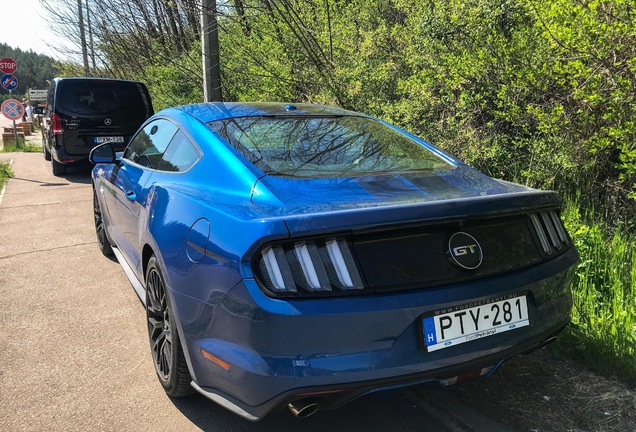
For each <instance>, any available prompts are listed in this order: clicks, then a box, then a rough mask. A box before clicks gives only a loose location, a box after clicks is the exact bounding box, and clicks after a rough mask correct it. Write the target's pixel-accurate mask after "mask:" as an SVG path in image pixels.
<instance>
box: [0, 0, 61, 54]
mask: <svg viewBox="0 0 636 432" xmlns="http://www.w3.org/2000/svg"><path fill="white" fill-rule="evenodd" d="M1 2H2V6H3V9H4V11H3V14H2V15H3V16H2V20H0V42H3V43H6V44H7V45H9V46H11V47H12V48H20V49H21V50H23V51H29V50H33V51H34V52H36V53H38V54H44V55H47V56H50V57H53V58H55V59H59V60H62V59H61V58H60V53H59V50H57V49H56V46H58V47H59V46H60V45H61V44H63V43H64V42H63V41H62V38H60V37H59V36H56V35H55V34H54V33H53V31H51V29H50V28H49V24H48V22H47V21H46V17H47V13H46V11H45V10H44V8H42V6H41V5H40V0H1ZM1 54H2V53H0V55H1Z"/></svg>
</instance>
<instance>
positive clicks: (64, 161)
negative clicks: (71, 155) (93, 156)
mask: <svg viewBox="0 0 636 432" xmlns="http://www.w3.org/2000/svg"><path fill="white" fill-rule="evenodd" d="M62 162H63V163H73V162H75V160H73V159H62Z"/></svg>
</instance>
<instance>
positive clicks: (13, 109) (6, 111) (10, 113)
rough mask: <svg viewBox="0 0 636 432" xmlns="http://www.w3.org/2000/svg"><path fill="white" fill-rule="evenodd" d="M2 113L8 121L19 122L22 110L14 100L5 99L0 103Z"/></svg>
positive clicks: (17, 101)
mask: <svg viewBox="0 0 636 432" xmlns="http://www.w3.org/2000/svg"><path fill="white" fill-rule="evenodd" d="M0 110H1V111H2V115H4V116H5V117H6V118H8V119H9V120H19V119H21V118H22V115H23V114H24V108H23V107H22V104H21V103H20V101H19V100H15V99H7V100H6V101H4V102H2V107H0Z"/></svg>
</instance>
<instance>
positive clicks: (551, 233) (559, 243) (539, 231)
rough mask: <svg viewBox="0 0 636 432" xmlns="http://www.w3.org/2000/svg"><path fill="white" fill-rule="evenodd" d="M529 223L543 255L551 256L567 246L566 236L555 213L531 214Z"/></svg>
mask: <svg viewBox="0 0 636 432" xmlns="http://www.w3.org/2000/svg"><path fill="white" fill-rule="evenodd" d="M530 221H531V222H532V227H533V228H534V232H535V234H536V235H537V237H538V238H539V242H540V243H541V249H542V250H543V253H544V254H546V255H552V254H553V253H555V252H559V251H561V250H563V249H564V248H566V247H567V246H568V245H569V243H570V241H569V238H568V235H567V233H566V231H565V228H564V227H563V223H562V222H561V219H559V215H558V214H557V213H556V211H554V210H551V211H547V212H540V213H533V214H531V215H530Z"/></svg>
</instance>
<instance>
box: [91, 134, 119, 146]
mask: <svg viewBox="0 0 636 432" xmlns="http://www.w3.org/2000/svg"><path fill="white" fill-rule="evenodd" d="M93 141H94V142H95V144H101V143H105V142H112V143H123V142H124V137H121V136H112V137H95V138H93Z"/></svg>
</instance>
